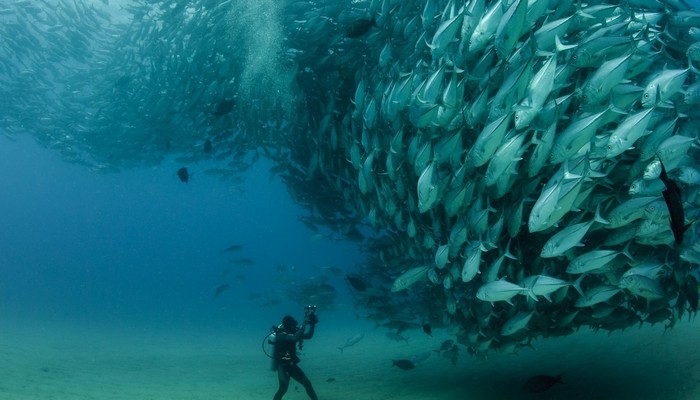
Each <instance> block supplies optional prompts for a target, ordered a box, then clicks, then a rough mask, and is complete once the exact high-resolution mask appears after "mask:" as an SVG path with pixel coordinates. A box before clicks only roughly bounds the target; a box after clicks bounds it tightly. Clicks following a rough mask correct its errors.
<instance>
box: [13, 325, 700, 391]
mask: <svg viewBox="0 0 700 400" xmlns="http://www.w3.org/2000/svg"><path fill="white" fill-rule="evenodd" d="M699 329H700V323H698V322H696V321H691V322H689V321H687V320H685V321H683V322H682V323H678V324H677V326H676V327H675V328H674V329H673V330H669V331H667V332H665V333H664V329H663V326H660V325H657V326H653V327H643V328H642V329H636V328H633V329H628V330H626V331H624V332H615V333H613V334H611V335H608V334H607V333H603V332H599V333H593V332H592V331H589V330H585V331H584V330H581V331H580V332H578V333H576V334H574V335H572V336H569V337H564V338H556V339H547V340H540V341H538V342H535V343H534V345H535V347H536V350H531V349H524V350H522V351H521V352H520V353H519V354H517V355H512V354H510V355H506V354H498V353H493V354H491V355H490V356H489V358H488V359H486V360H480V359H476V358H473V357H471V356H469V355H468V354H467V352H466V351H465V349H464V348H462V349H461V354H460V359H459V361H458V362H457V364H456V365H452V363H451V362H450V361H449V360H447V359H445V358H442V357H440V356H439V355H438V354H437V353H435V352H432V350H435V349H437V348H439V346H440V343H441V342H442V341H443V340H445V339H447V338H449V337H448V336H447V334H446V333H445V332H443V331H437V332H435V333H434V337H429V336H427V335H425V334H424V333H423V332H420V331H407V332H405V333H404V335H405V336H408V337H409V340H408V341H407V342H395V341H392V340H390V339H389V338H387V337H386V336H385V332H386V331H385V330H383V329H381V328H380V329H374V328H373V327H372V326H371V325H369V324H361V323H359V324H354V325H353V326H351V327H338V326H337V325H336V326H323V325H322V324H319V327H318V329H317V333H316V337H314V339H312V340H309V341H307V342H306V343H305V348H304V351H303V354H302V363H301V367H302V368H303V369H304V371H305V372H306V373H307V375H308V376H309V377H310V378H311V380H312V382H313V383H314V387H315V388H316V391H317V393H318V394H319V398H320V399H321V400H360V399H362V400H389V399H407V400H413V399H415V400H419V399H420V400H432V399H435V400H438V399H440V400H443V399H444V400H458V399H459V400H466V399H638V400H640V399H668V400H670V399H700V330H699ZM356 333H364V334H365V338H364V339H363V340H362V341H361V342H359V343H358V344H356V345H355V346H353V347H350V348H347V349H345V350H344V351H343V353H342V354H341V352H340V351H339V350H338V346H341V345H342V344H343V343H345V340H346V339H347V338H348V337H351V336H353V335H354V334H356ZM265 334H267V332H266V331H264V332H250V331H248V332H243V333H241V332H233V331H225V330H219V331H215V330H203V329H175V328H171V329H165V328H163V329H153V328H140V327H138V326H129V327H124V326H113V325H111V326H104V325H98V326H89V325H86V324H84V323H81V324H78V323H72V324H71V323H65V322H45V321H43V322H36V321H33V322H30V321H12V322H10V321H3V322H2V325H1V326H0V399H3V400H4V399H11V400H23V399H27V400H29V399H31V400H44V399H56V400H82V399H104V400H112V399H114V400H117V399H130V400H131V399H139V400H178V399H188V400H197V399H207V400H216V399H251V400H252V399H271V398H272V396H273V394H274V392H275V390H276V387H277V382H276V375H275V373H273V372H271V371H270V370H269V360H268V359H267V357H266V356H265V355H264V353H263V351H262V348H261V342H262V339H263V337H264V336H265ZM425 351H431V353H432V356H431V357H430V358H428V359H427V360H425V361H424V362H422V363H420V364H419V365H418V366H417V367H416V368H415V369H413V370H409V371H404V370H400V369H398V368H396V367H392V362H391V360H392V359H400V358H411V357H412V356H413V355H415V354H418V353H422V352H425ZM562 372H563V373H564V378H563V379H564V382H565V383H564V384H562V385H556V386H554V387H553V388H551V389H550V390H548V391H546V392H543V393H536V394H532V393H525V392H524V391H523V390H522V388H521V387H522V384H523V383H524V382H525V381H526V380H527V379H528V378H529V377H530V376H532V375H537V374H550V375H558V374H559V373H562ZM305 398H307V396H306V394H305V393H304V391H303V388H302V387H300V386H299V385H296V384H295V383H294V382H293V383H292V384H291V385H290V390H289V392H288V394H287V395H286V396H285V399H305Z"/></svg>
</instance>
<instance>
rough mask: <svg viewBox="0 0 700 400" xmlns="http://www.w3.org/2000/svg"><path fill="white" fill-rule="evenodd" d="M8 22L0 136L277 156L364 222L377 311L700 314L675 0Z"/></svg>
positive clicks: (234, 164) (515, 335) (236, 8)
mask: <svg viewBox="0 0 700 400" xmlns="http://www.w3.org/2000/svg"><path fill="white" fill-rule="evenodd" d="M0 37H2V38H3V39H2V41H0V95H1V96H0V104H1V107H0V129H1V130H2V132H3V133H4V134H5V135H9V136H12V135H16V134H21V133H28V134H31V135H33V136H34V137H35V138H36V139H37V141H38V142H39V143H42V144H43V145H45V146H47V147H49V148H52V149H55V150H56V151H58V152H60V153H61V154H62V155H63V157H64V158H65V159H66V160H68V161H71V162H75V163H81V164H85V165H87V166H89V167H91V168H95V169H98V170H104V171H113V170H119V169H123V168H129V167H134V166H141V165H149V164H157V163H159V162H160V161H162V160H163V159H164V158H166V157H170V156H175V157H178V158H177V159H178V161H179V162H180V163H182V164H183V168H185V166H186V167H188V168H189V170H190V171H195V170H196V169H197V167H198V165H199V164H198V163H199V162H201V161H205V160H207V161H211V162H216V163H218V164H219V165H220V167H216V168H208V169H207V170H206V171H205V172H207V173H212V174H217V175H219V176H221V177H222V178H225V179H230V180H237V179H240V177H241V176H242V174H243V173H244V172H245V171H246V170H247V168H248V167H249V166H250V165H251V164H252V163H253V162H255V160H256V159H257V157H259V156H264V157H267V158H269V159H271V160H273V161H274V162H275V165H276V166H275V167H274V171H273V172H274V173H276V174H277V175H279V176H280V177H281V178H282V180H283V181H284V182H285V184H286V185H287V186H288V187H289V191H290V193H291V194H292V196H293V198H294V200H295V201H296V202H297V203H299V204H300V205H302V206H303V207H304V208H305V209H306V210H307V212H308V215H307V216H305V217H304V220H305V221H306V222H307V223H308V224H309V225H310V226H313V227H323V229H328V230H330V231H332V232H335V233H336V234H338V235H342V236H344V237H345V238H346V239H348V240H358V241H363V242H364V243H365V246H363V249H364V251H365V252H366V254H367V262H366V264H364V265H363V266H361V267H359V270H358V271H355V272H356V273H355V274H353V282H352V283H353V286H354V287H362V288H363V289H362V290H361V291H356V292H355V293H354V296H355V302H356V305H357V307H362V308H365V309H367V310H369V313H368V315H369V317H370V318H375V319H377V320H382V321H386V320H403V321H419V322H420V323H430V324H431V325H432V326H433V327H445V328H448V329H450V332H452V333H453V334H454V336H456V339H457V341H458V342H459V343H461V344H462V345H465V346H466V347H467V349H468V350H469V352H470V353H471V354H474V355H477V356H486V355H487V354H488V353H489V352H490V351H493V350H495V351H502V352H516V351H517V350H518V349H520V348H522V347H524V346H529V345H530V343H531V341H532V340H533V339H538V338H544V337H551V336H561V335H568V334H571V333H573V332H575V331H576V330H577V329H578V328H579V327H581V326H589V327H592V328H593V329H603V330H608V331H613V330H617V329H625V328H627V327H630V326H636V325H640V324H643V323H650V324H654V323H664V324H665V325H666V326H667V327H669V328H670V327H672V326H673V325H674V324H675V323H676V322H677V321H679V320H681V318H682V317H683V316H684V315H688V314H693V313H695V312H696V311H697V308H698V280H699V279H700V277H699V275H698V274H699V269H700V242H698V240H697V237H698V225H700V224H693V221H694V220H695V219H696V218H698V215H699V212H698V210H699V209H700V198H699V197H698V188H699V187H700V186H699V185H700V150H699V148H700V144H699V143H700V142H699V139H698V138H699V136H700V79H699V78H700V10H698V9H697V8H692V7H690V5H689V4H688V3H687V2H686V1H683V0H630V1H627V2H622V3H619V2H604V1H596V0H590V1H574V0H563V1H554V0H496V1H493V0H461V1H457V0H422V1H418V0H413V1H411V0H367V1H361V0H355V1H350V0H347V1H330V0H317V1H310V0H299V1H293V0H289V1H272V0H261V1H256V2H245V1H241V0H227V1H218V0H216V1H215V0H190V1H179V0H164V1H145V0H137V1H130V0H123V1H115V0H110V1H108V0H103V1H102V2H100V3H96V2H88V1H84V0H57V1H55V2H50V3H47V4H43V5H42V6H38V5H37V4H36V3H34V2H31V1H28V0H17V1H10V2H6V3H4V4H3V5H2V6H0ZM182 171H184V172H187V171H188V170H187V169H183V170H182ZM186 177H187V179H192V178H191V176H190V175H189V174H188V175H186ZM180 178H181V179H183V174H182V173H180ZM183 181H186V179H183ZM232 207H235V205H232ZM215 296H216V295H215ZM418 326H420V325H418Z"/></svg>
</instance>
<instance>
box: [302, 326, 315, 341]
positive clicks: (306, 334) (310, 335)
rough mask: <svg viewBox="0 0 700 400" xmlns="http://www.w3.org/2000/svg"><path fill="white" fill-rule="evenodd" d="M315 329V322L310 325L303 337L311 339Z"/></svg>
mask: <svg viewBox="0 0 700 400" xmlns="http://www.w3.org/2000/svg"><path fill="white" fill-rule="evenodd" d="M315 330H316V324H313V325H310V328H309V331H308V332H306V333H305V334H304V339H311V338H312V337H314V331H315ZM302 331H303V329H302Z"/></svg>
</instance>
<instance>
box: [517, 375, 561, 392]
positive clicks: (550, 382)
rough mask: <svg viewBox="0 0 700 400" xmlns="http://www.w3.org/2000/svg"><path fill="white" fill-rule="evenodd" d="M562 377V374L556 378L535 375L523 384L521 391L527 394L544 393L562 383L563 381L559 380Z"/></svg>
mask: <svg viewBox="0 0 700 400" xmlns="http://www.w3.org/2000/svg"><path fill="white" fill-rule="evenodd" d="M562 375H563V374H559V375H557V376H551V375H535V376H533V377H531V378H530V379H528V380H527V382H525V384H524V385H523V390H524V391H526V392H529V393H541V392H544V391H545V390H548V389H550V388H551V387H552V386H554V385H556V384H557V383H564V381H562V380H561V376H562Z"/></svg>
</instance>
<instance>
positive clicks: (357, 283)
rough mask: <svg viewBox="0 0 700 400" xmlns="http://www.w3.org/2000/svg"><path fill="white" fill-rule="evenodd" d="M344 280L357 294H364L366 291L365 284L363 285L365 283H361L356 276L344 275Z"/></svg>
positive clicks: (360, 279) (359, 278)
mask: <svg viewBox="0 0 700 400" xmlns="http://www.w3.org/2000/svg"><path fill="white" fill-rule="evenodd" d="M345 280H347V281H348V283H349V284H350V286H352V288H353V289H355V290H357V291H358V292H364V291H365V290H367V284H365V281H363V280H362V278H361V277H360V276H359V275H357V274H349V275H345Z"/></svg>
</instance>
